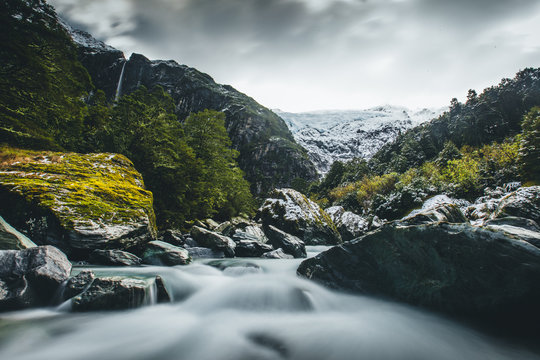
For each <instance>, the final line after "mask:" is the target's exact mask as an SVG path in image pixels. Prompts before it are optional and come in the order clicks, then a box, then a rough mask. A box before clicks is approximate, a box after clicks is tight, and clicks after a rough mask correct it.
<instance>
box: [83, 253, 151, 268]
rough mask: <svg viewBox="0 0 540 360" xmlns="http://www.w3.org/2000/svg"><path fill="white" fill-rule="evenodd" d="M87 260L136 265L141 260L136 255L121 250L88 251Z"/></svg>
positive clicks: (106, 263)
mask: <svg viewBox="0 0 540 360" xmlns="http://www.w3.org/2000/svg"><path fill="white" fill-rule="evenodd" d="M89 261H90V263H92V264H99V265H112V266H137V265H140V264H141V262H142V260H141V259H140V258H139V257H138V256H137V255H134V254H132V253H129V252H127V251H122V250H94V251H92V252H91V253H90V257H89Z"/></svg>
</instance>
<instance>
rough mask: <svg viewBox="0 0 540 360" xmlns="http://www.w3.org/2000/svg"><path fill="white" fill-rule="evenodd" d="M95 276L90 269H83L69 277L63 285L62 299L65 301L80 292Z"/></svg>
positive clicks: (90, 283)
mask: <svg viewBox="0 0 540 360" xmlns="http://www.w3.org/2000/svg"><path fill="white" fill-rule="evenodd" d="M95 278H96V276H95V275H94V273H93V272H92V271H91V270H83V271H81V272H80V273H78V274H77V275H75V276H73V277H70V278H69V279H68V281H67V282H66V285H65V287H64V291H63V293H62V300H63V301H65V300H68V299H71V298H72V297H74V296H77V295H79V294H81V293H82V292H84V291H85V290H86V289H88V288H89V287H90V285H92V282H93V281H94V279H95Z"/></svg>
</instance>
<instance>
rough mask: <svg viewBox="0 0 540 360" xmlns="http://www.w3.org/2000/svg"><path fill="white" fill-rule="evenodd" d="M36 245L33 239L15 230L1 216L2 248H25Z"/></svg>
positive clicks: (0, 246) (0, 244)
mask: <svg viewBox="0 0 540 360" xmlns="http://www.w3.org/2000/svg"><path fill="white" fill-rule="evenodd" d="M35 246H36V244H34V243H33V242H32V240H30V239H29V238H27V237H26V236H24V235H23V234H21V233H20V232H18V231H17V230H15V229H14V228H13V227H12V226H11V225H9V224H8V223H7V222H6V221H5V220H4V219H3V218H2V217H1V216H0V250H23V249H28V248H31V247H35Z"/></svg>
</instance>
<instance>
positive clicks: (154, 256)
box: [142, 240, 191, 266]
mask: <svg viewBox="0 0 540 360" xmlns="http://www.w3.org/2000/svg"><path fill="white" fill-rule="evenodd" d="M142 261H143V262H144V263H145V264H149V265H163V266H174V265H187V264H189V263H190V262H191V257H190V256H189V252H188V251H187V250H186V249H183V248H181V247H178V246H174V245H171V244H168V243H165V242H163V241H159V240H156V241H150V242H149V243H148V244H146V248H145V250H144V252H143V254H142Z"/></svg>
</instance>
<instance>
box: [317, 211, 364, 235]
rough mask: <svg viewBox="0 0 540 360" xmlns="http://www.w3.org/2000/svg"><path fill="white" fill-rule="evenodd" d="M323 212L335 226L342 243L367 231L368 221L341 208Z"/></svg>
mask: <svg viewBox="0 0 540 360" xmlns="http://www.w3.org/2000/svg"><path fill="white" fill-rule="evenodd" d="M324 211H325V212H326V213H327V214H328V216H330V218H331V219H332V221H333V222H334V224H335V225H336V227H337V229H338V231H339V234H340V235H341V238H342V239H343V241H349V240H352V239H354V238H357V237H359V236H360V235H363V234H364V233H366V232H367V231H368V229H369V221H367V220H366V219H364V218H363V217H361V216H360V215H357V214H355V213H353V212H350V211H345V209H344V208H343V206H332V207H329V208H328V209H325V210H324Z"/></svg>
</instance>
